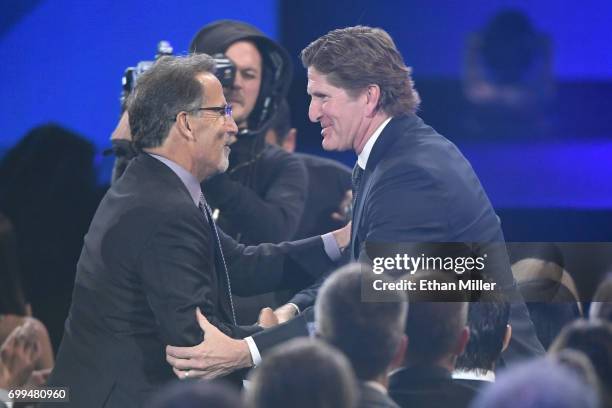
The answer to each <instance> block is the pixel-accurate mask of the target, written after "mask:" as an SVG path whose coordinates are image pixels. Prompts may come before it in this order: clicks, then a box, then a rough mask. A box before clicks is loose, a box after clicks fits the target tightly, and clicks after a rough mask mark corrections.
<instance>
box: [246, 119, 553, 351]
mask: <svg viewBox="0 0 612 408" xmlns="http://www.w3.org/2000/svg"><path fill="white" fill-rule="evenodd" d="M366 242H383V243H385V242H386V243H402V242H406V243H417V244H420V243H426V242H466V243H473V245H474V247H475V250H476V251H477V252H480V253H488V259H487V266H488V268H487V269H488V270H489V271H491V272H492V273H493V274H494V276H493V278H494V280H495V281H496V282H497V283H498V284H499V285H498V286H500V287H504V289H506V294H507V295H508V296H509V297H510V298H511V299H510V301H511V302H512V308H511V320H510V323H511V324H512V334H513V335H512V341H511V342H510V346H509V348H508V350H507V351H506V352H505V354H504V357H505V358H508V359H520V358H525V357H531V356H533V355H537V354H543V353H544V349H543V348H542V346H541V344H540V343H539V341H538V340H537V337H536V335H535V330H534V328H533V325H532V323H531V320H530V319H529V314H528V312H527V309H526V308H525V305H524V302H523V301H522V299H521V298H520V294H519V293H518V291H517V290H516V284H515V282H514V279H513V278H512V273H511V270H510V264H509V262H508V255H507V253H506V250H505V246H504V237H503V233H502V230H501V224H500V220H499V218H498V217H497V215H496V214H495V212H494V211H493V208H492V206H491V203H490V202H489V199H488V197H487V195H486V193H485V192H484V190H483V188H482V186H481V184H480V181H479V180H478V177H477V176H476V174H475V173H474V171H473V169H472V167H471V165H470V163H469V162H468V161H467V160H466V158H465V157H464V156H463V155H462V154H461V152H460V151H459V149H458V148H457V147H456V146H455V145H454V144H453V143H451V142H450V141H448V140H447V139H446V138H444V137H443V136H441V135H440V134H438V133H437V132H436V131H435V130H434V129H432V128H431V127H430V126H427V125H426V124H425V123H423V121H422V120H421V119H420V118H419V117H418V116H416V115H409V116H401V117H397V118H393V119H392V120H391V121H390V122H389V123H388V124H387V126H386V127H385V128H384V130H383V131H382V133H381V134H380V136H379V138H378V140H377V141H376V143H375V144H374V147H373V149H372V152H371V154H370V156H369V159H368V163H367V166H366V169H365V172H364V174H363V176H362V180H361V183H360V186H359V189H358V190H357V192H356V199H355V203H354V209H353V226H352V235H351V244H350V247H349V253H350V257H351V258H352V259H360V260H363V261H367V258H368V256H367V253H366V251H365V250H364V247H365V243H366ZM320 282H321V281H320ZM320 282H319V284H320ZM317 290H318V286H317V285H315V286H313V287H311V288H308V289H306V290H304V291H302V292H300V293H298V294H297V295H296V296H295V297H294V300H292V301H294V302H295V303H298V304H300V306H303V305H308V304H312V303H314V299H315V297H316V293H317ZM295 332H296V333H297V331H295ZM267 336H268V334H267V333H261V334H258V335H257V336H255V337H254V338H255V341H256V343H257V340H258V339H259V338H261V337H267ZM265 343H266V344H268V343H271V341H270V339H268V338H266V339H265ZM257 344H258V345H259V343H257Z"/></svg>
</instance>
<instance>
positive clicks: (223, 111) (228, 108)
mask: <svg viewBox="0 0 612 408" xmlns="http://www.w3.org/2000/svg"><path fill="white" fill-rule="evenodd" d="M199 111H210V112H216V113H218V114H219V115H221V116H225V117H227V118H231V117H232V104H231V103H228V104H225V105H223V106H207V107H204V108H198V109H196V110H195V111H194V112H199Z"/></svg>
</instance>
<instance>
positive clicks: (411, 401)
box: [389, 367, 477, 408]
mask: <svg viewBox="0 0 612 408" xmlns="http://www.w3.org/2000/svg"><path fill="white" fill-rule="evenodd" d="M476 395H477V394H476V392H475V391H474V390H473V389H471V388H469V387H466V386H464V385H462V384H459V383H457V382H455V381H454V380H453V379H452V377H451V375H450V373H449V372H448V371H447V370H445V369H443V368H440V367H410V368H401V369H399V370H397V371H396V372H394V373H393V374H392V375H391V376H390V377H389V396H390V397H391V398H392V399H393V400H394V401H395V402H396V403H397V404H398V405H399V406H400V407H402V408H448V407H453V408H467V407H468V406H469V404H470V402H471V401H472V400H473V399H474V398H475V397H476Z"/></svg>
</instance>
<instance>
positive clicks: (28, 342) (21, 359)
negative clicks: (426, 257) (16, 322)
mask: <svg viewBox="0 0 612 408" xmlns="http://www.w3.org/2000/svg"><path fill="white" fill-rule="evenodd" d="M39 355H40V347H39V346H38V342H37V340H36V331H35V328H34V326H33V325H32V324H31V323H30V322H28V323H26V324H24V325H23V326H19V327H17V328H16V329H15V330H13V331H12V332H11V334H10V335H9V337H8V338H7V339H6V340H5V341H4V343H3V344H2V347H1V348H0V388H4V389H9V388H16V387H21V386H22V385H24V384H25V383H26V381H27V380H28V378H29V377H30V374H32V370H33V369H34V366H35V365H36V361H37V360H38V357H39Z"/></svg>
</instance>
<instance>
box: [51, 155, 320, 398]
mask: <svg viewBox="0 0 612 408" xmlns="http://www.w3.org/2000/svg"><path fill="white" fill-rule="evenodd" d="M212 234H213V232H212V231H211V228H210V225H208V223H207V221H206V219H205V218H204V217H203V215H202V213H201V212H200V210H199V209H198V207H197V206H196V205H195V203H194V202H193V200H192V198H191V196H190V195H189V193H188V192H187V189H186V188H185V186H184V185H183V183H182V182H181V180H180V179H179V178H178V177H177V176H176V175H175V174H174V172H172V170H170V169H169V168H168V167H167V166H166V165H164V164H163V163H161V162H160V161H158V160H156V159H154V158H152V157H150V156H148V155H146V154H143V155H140V156H138V157H137V158H135V159H134V160H132V162H131V163H130V165H129V166H128V168H127V170H126V171H125V173H124V175H123V176H122V177H121V178H120V179H119V180H118V181H117V182H116V183H115V184H114V185H113V186H112V187H111V189H110V190H109V191H108V192H107V194H106V195H105V197H104V199H103V200H102V202H101V204H100V206H99V208H98V210H97V212H96V215H95V216H94V219H93V221H92V223H91V226H90V229H89V232H88V233H87V235H86V236H85V243H84V246H83V250H82V253H81V257H80V259H79V263H78V265H77V277H76V282H75V289H74V292H73V299H72V306H71V308H70V313H69V316H68V319H67V320H66V325H65V332H64V337H63V340H62V345H61V346H60V351H59V353H58V356H57V361H56V365H55V368H54V370H53V373H52V375H51V378H50V381H49V384H50V385H53V386H69V387H70V389H71V395H70V398H71V403H70V404H62V405H61V406H62V407H67V406H74V407H84V406H87V407H102V406H105V407H127V408H129V407H140V406H142V404H143V401H145V400H146V398H147V397H149V396H150V394H151V392H152V391H153V390H154V389H156V388H157V387H158V386H160V385H161V384H163V383H165V382H167V381H169V380H171V379H173V378H175V377H174V374H173V373H172V370H171V368H170V366H169V365H168V363H167V362H166V360H165V346H166V345H167V344H172V345H177V346H191V345H195V344H198V343H200V342H201V341H202V338H203V333H202V331H201V329H200V328H199V326H198V324H197V322H196V319H195V309H196V307H200V309H201V310H202V311H203V313H204V315H206V316H207V318H208V320H209V321H210V322H211V323H212V324H214V325H215V326H217V327H218V328H219V329H220V330H221V331H223V332H225V333H226V334H228V335H230V336H233V337H237V338H241V337H245V336H247V335H251V334H253V333H255V332H257V331H259V330H261V329H260V328H259V327H257V326H249V327H246V326H234V325H232V324H229V323H228V322H230V321H231V310H230V305H229V297H228V295H227V293H228V287H227V281H226V279H225V278H224V276H223V273H222V272H221V271H222V269H221V268H222V267H221V266H220V264H219V262H220V260H219V259H218V257H216V256H215V255H214V253H215V252H214V239H213V237H212ZM219 239H220V242H221V247H222V248H223V252H224V254H225V257H226V261H227V267H228V270H229V273H230V277H231V283H232V290H233V291H234V292H236V293H241V294H253V293H261V292H265V291H269V290H272V289H275V288H278V287H282V286H283V284H284V282H286V281H288V280H290V278H291V275H292V274H300V273H307V272H312V273H313V274H314V275H315V276H316V274H317V273H320V272H319V271H325V270H328V269H329V268H331V266H332V265H331V262H330V261H329V260H328V259H327V258H326V256H325V253H324V251H323V243H322V240H321V239H320V238H314V239H311V240H303V241H299V242H294V243H284V244H281V245H271V244H267V245H261V246H258V247H245V246H244V245H239V244H237V243H236V242H235V241H234V240H233V239H231V238H230V237H228V236H227V235H225V234H224V233H223V231H219ZM303 271H307V272H303ZM105 401H106V403H105ZM113 401H119V402H117V403H116V404H115V403H112V402H113Z"/></svg>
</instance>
